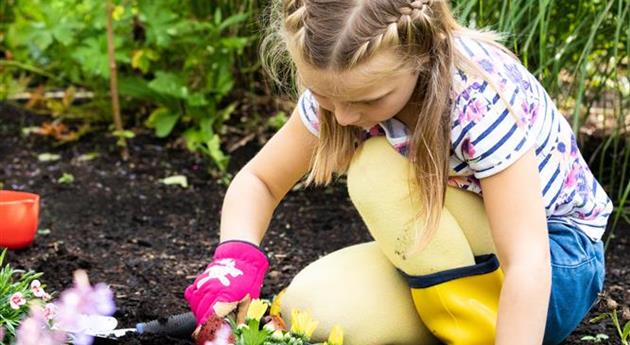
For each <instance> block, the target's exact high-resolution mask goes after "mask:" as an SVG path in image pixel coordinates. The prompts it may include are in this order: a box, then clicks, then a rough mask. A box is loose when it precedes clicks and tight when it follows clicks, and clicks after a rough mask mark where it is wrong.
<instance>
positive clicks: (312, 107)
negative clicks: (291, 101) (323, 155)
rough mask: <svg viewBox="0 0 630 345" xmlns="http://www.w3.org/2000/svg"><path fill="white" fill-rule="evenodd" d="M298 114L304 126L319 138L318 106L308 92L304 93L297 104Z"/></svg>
mask: <svg viewBox="0 0 630 345" xmlns="http://www.w3.org/2000/svg"><path fill="white" fill-rule="evenodd" d="M297 107H298V112H299V113H300V118H301V119H302V122H303V123H304V126H306V128H307V129H308V130H309V132H311V133H313V134H314V135H316V136H317V137H319V113H318V109H319V105H318V104H317V101H316V100H315V97H314V96H313V94H312V93H311V91H310V90H308V89H307V90H306V91H304V93H302V95H300V98H299V99H298V102H297Z"/></svg>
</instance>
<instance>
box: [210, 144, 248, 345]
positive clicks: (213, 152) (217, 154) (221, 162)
mask: <svg viewBox="0 0 630 345" xmlns="http://www.w3.org/2000/svg"><path fill="white" fill-rule="evenodd" d="M205 144H206V147H207V149H208V154H209V155H210V157H211V158H212V160H213V161H214V163H215V164H216V165H217V167H219V169H221V171H226V170H227V165H228V163H229V161H230V157H228V156H226V155H225V154H224V153H223V151H222V150H221V140H220V138H219V136H218V135H216V134H214V135H212V137H211V138H210V140H207V141H206V142H205ZM247 344H249V343H247Z"/></svg>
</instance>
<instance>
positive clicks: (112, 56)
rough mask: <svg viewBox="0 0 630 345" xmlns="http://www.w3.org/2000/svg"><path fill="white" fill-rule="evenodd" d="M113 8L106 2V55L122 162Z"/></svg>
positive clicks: (124, 154) (124, 155)
mask: <svg viewBox="0 0 630 345" xmlns="http://www.w3.org/2000/svg"><path fill="white" fill-rule="evenodd" d="M113 10H114V6H113V4H112V0H107V54H108V57H109V86H110V91H111V95H112V117H113V118H114V126H115V127H116V132H118V133H119V135H118V138H119V140H121V141H122V143H123V145H122V148H121V155H122V159H123V160H127V159H128V158H129V151H128V150H127V140H126V139H125V137H124V135H123V131H124V128H123V124H122V118H121V117H120V101H119V99H118V75H117V69H116V48H115V46H114V25H113V20H112V12H113Z"/></svg>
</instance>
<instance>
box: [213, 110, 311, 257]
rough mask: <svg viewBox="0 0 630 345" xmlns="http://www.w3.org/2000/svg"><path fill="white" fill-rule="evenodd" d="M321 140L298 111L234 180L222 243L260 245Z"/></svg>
mask: <svg viewBox="0 0 630 345" xmlns="http://www.w3.org/2000/svg"><path fill="white" fill-rule="evenodd" d="M317 140H318V139H317V137H315V136H314V135H313V134H312V133H310V132H309V131H308V130H307V129H306V127H304V124H303V123H302V120H301V119H300V115H299V113H298V110H297V108H296V110H294V111H293V114H291V117H290V118H289V120H288V121H287V123H286V124H285V125H284V126H283V127H282V128H281V129H280V130H279V131H278V132H277V133H276V134H275V135H274V136H273V137H272V138H271V139H270V140H269V141H268V142H267V143H266V144H265V146H264V147H263V148H262V149H261V150H260V152H258V153H257V154H256V156H254V158H252V160H250V161H249V162H248V163H247V164H246V165H245V167H243V168H242V169H241V170H240V171H239V172H238V174H236V176H235V177H234V179H233V180H232V183H231V184H230V186H229V187H228V190H227V192H226V195H225V198H224V200H223V208H222V211H221V242H223V241H226V240H233V239H238V240H244V241H248V242H251V243H255V244H257V245H258V244H260V242H261V241H262V238H263V236H264V234H265V232H266V231H267V227H268V226H269V223H270V221H271V216H272V214H273V211H274V209H275V208H276V206H277V205H278V204H279V203H280V201H281V200H282V198H283V197H284V195H285V194H286V193H287V192H288V191H289V190H290V189H291V188H292V187H293V186H294V185H295V183H296V182H297V181H298V180H299V179H300V178H301V177H303V176H304V175H305V174H306V172H307V171H308V168H309V165H310V160H311V156H312V154H313V152H314V150H315V147H316V145H317Z"/></svg>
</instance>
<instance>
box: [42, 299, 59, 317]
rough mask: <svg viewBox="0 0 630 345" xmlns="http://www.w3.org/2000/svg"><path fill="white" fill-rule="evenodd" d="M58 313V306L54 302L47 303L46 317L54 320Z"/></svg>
mask: <svg viewBox="0 0 630 345" xmlns="http://www.w3.org/2000/svg"><path fill="white" fill-rule="evenodd" d="M55 315H57V306H56V305H55V304H54V303H47V304H46V306H45V307H44V318H46V320H52V319H53V318H54V317H55Z"/></svg>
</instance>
